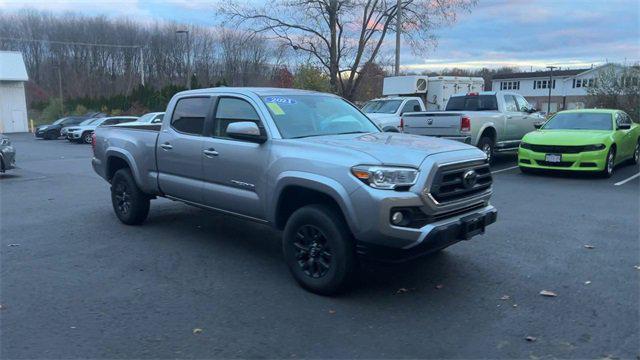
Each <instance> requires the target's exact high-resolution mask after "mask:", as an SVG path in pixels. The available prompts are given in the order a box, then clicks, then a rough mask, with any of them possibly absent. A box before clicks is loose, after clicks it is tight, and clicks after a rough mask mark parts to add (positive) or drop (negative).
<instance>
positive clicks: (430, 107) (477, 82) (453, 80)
mask: <svg viewBox="0 0 640 360" xmlns="http://www.w3.org/2000/svg"><path fill="white" fill-rule="evenodd" d="M428 84H429V85H428V86H427V96H426V99H425V100H426V101H425V102H426V104H425V105H426V106H427V111H437V110H444V109H445V108H446V106H447V101H449V98H450V97H451V95H454V94H460V93H473V92H480V91H484V79H483V78H481V77H461V76H437V77H430V78H429V82H428Z"/></svg>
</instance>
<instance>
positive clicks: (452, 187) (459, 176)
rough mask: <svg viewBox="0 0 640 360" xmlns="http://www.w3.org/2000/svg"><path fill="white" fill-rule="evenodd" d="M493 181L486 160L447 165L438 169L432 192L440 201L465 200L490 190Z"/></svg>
mask: <svg viewBox="0 0 640 360" xmlns="http://www.w3.org/2000/svg"><path fill="white" fill-rule="evenodd" d="M492 181H493V179H492V178H491V169H490V168H489V164H487V163H486V162H485V161H484V160H482V161H475V162H468V163H461V164H453V165H445V166H443V167H441V168H439V169H438V171H437V173H436V175H435V177H434V179H433V184H432V185H431V190H430V193H431V196H432V197H433V198H434V199H435V200H436V201H437V202H439V203H446V202H451V201H456V200H463V199H465V198H468V197H471V196H474V195H478V194H481V193H483V192H486V191H488V190H489V189H490V188H491V183H492Z"/></svg>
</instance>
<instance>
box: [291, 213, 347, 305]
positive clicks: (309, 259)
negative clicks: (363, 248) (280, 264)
mask: <svg viewBox="0 0 640 360" xmlns="http://www.w3.org/2000/svg"><path fill="white" fill-rule="evenodd" d="M282 251H283V253H284V258H285V261H286V263H287V266H289V270H290V271H291V274H292V275H293V277H294V278H295V279H296V281H297V282H298V284H300V286H302V287H303V288H305V289H307V290H309V291H311V292H313V293H316V294H321V295H331V294H336V293H339V292H341V291H343V290H345V289H346V287H347V285H348V284H349V283H350V282H351V280H352V278H353V275H354V273H355V268H356V255H355V245H354V241H353V237H352V236H351V233H350V232H349V229H348V227H347V225H346V224H345V222H344V220H343V219H342V217H341V216H340V215H338V214H337V213H336V211H335V210H334V209H332V208H330V207H328V206H324V205H308V206H304V207H302V208H300V209H298V210H296V211H295V212H294V213H293V214H292V215H291V217H290V218H289V220H288V221H287V224H286V226H285V229H284V234H283V239H282Z"/></svg>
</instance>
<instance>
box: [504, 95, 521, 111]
mask: <svg viewBox="0 0 640 360" xmlns="http://www.w3.org/2000/svg"><path fill="white" fill-rule="evenodd" d="M504 109H505V111H508V112H518V105H517V104H516V99H515V98H514V97H513V95H505V96H504Z"/></svg>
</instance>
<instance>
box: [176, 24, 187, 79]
mask: <svg viewBox="0 0 640 360" xmlns="http://www.w3.org/2000/svg"><path fill="white" fill-rule="evenodd" d="M176 34H185V35H186V36H187V89H189V90H191V42H190V41H189V30H176Z"/></svg>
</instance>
